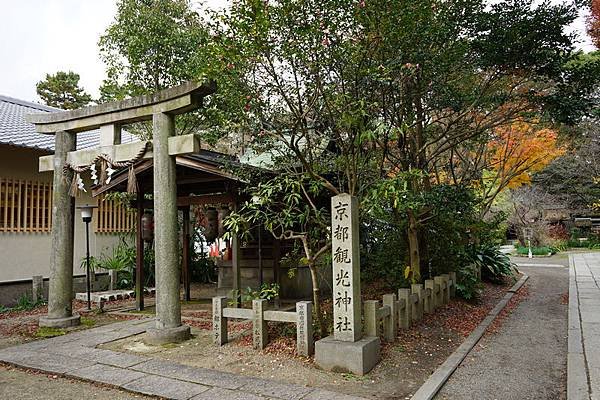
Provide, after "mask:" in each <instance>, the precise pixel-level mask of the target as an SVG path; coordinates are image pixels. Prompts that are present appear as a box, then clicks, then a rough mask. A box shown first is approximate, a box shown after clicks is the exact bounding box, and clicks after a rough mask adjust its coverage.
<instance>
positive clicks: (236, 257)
mask: <svg viewBox="0 0 600 400" xmlns="http://www.w3.org/2000/svg"><path fill="white" fill-rule="evenodd" d="M231 272H232V275H233V285H232V286H233V293H234V297H235V299H232V300H233V302H234V304H235V307H240V306H241V293H240V291H241V290H242V279H241V276H240V275H241V274H240V272H241V271H240V239H239V238H238V236H237V235H233V236H232V238H231Z"/></svg>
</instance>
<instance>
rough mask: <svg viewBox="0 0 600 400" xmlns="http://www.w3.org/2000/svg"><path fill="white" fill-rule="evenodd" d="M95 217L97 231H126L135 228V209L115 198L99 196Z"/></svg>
mask: <svg viewBox="0 0 600 400" xmlns="http://www.w3.org/2000/svg"><path fill="white" fill-rule="evenodd" d="M95 217H96V218H95V221H96V232H98V233H126V232H131V231H132V230H133V229H134V228H135V210H133V209H130V208H127V207H126V206H125V205H124V204H122V203H121V202H120V201H118V200H116V199H107V198H104V197H101V198H99V199H98V208H97V210H96V216H95Z"/></svg>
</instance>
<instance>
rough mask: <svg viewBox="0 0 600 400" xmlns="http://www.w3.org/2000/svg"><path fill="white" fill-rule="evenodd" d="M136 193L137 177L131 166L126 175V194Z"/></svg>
mask: <svg viewBox="0 0 600 400" xmlns="http://www.w3.org/2000/svg"><path fill="white" fill-rule="evenodd" d="M137 191H138V187H137V177H136V175H135V170H134V169H133V164H132V165H130V166H129V175H127V193H129V194H135V193H137Z"/></svg>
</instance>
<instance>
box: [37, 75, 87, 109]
mask: <svg viewBox="0 0 600 400" xmlns="http://www.w3.org/2000/svg"><path fill="white" fill-rule="evenodd" d="M36 90H37V94H38V96H40V97H41V98H42V100H43V101H44V103H46V104H47V105H49V106H51V107H57V108H61V109H63V110H74V109H76V108H80V107H84V106H86V105H88V104H90V102H91V101H92V97H91V96H90V95H89V94H87V93H86V92H85V90H83V88H81V87H79V74H76V73H75V72H72V71H69V72H63V71H58V72H57V73H55V74H46V79H44V80H43V81H40V82H38V83H37V84H36Z"/></svg>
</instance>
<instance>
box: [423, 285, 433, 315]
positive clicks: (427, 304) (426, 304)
mask: <svg viewBox="0 0 600 400" xmlns="http://www.w3.org/2000/svg"><path fill="white" fill-rule="evenodd" d="M431 292H432V291H431V289H429V288H425V289H423V312H424V313H425V314H430V313H431V312H432V311H433V310H432V308H431V296H432V294H431Z"/></svg>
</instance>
